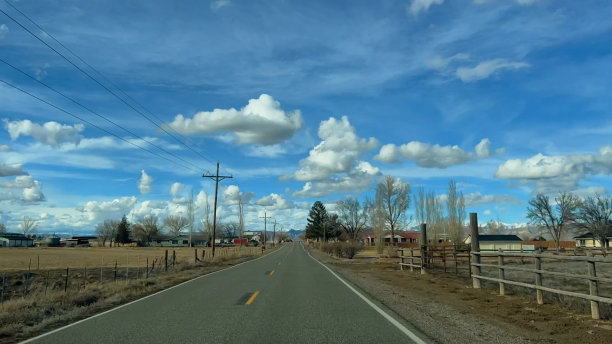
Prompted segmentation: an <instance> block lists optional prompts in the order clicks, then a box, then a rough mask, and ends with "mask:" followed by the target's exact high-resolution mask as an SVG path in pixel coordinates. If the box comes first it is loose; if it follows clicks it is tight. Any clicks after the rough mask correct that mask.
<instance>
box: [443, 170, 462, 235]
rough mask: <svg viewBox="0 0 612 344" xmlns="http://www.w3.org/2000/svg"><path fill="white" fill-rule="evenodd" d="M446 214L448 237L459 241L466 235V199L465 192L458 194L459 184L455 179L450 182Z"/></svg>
mask: <svg viewBox="0 0 612 344" xmlns="http://www.w3.org/2000/svg"><path fill="white" fill-rule="evenodd" d="M446 214H447V221H448V232H449V233H448V239H450V241H452V242H453V243H459V242H461V241H462V240H463V236H464V221H465V199H464V198H463V193H459V194H457V184H456V183H455V181H454V180H452V179H451V180H450V181H449V182H448V198H447V199H446Z"/></svg>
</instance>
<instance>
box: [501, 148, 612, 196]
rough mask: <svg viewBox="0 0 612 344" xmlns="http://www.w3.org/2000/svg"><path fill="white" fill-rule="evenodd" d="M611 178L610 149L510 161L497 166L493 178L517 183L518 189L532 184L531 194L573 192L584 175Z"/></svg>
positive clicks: (539, 155) (538, 155) (611, 153)
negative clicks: (591, 152) (518, 180)
mask: <svg viewBox="0 0 612 344" xmlns="http://www.w3.org/2000/svg"><path fill="white" fill-rule="evenodd" d="M596 174H606V175H609V174H612V146H604V147H601V148H600V149H599V151H598V152H597V153H596V154H573V155H554V156H547V155H543V154H541V153H540V154H536V155H534V156H532V157H530V158H527V159H524V160H522V159H511V160H507V161H505V162H504V163H502V164H501V165H499V166H498V168H497V171H496V172H495V177H497V178H501V179H520V180H521V181H520V183H519V184H520V185H526V184H531V183H535V184H536V188H535V190H534V191H535V192H544V193H548V192H557V191H559V190H575V189H577V188H578V183H579V181H580V180H582V179H584V178H585V177H586V176H587V175H596Z"/></svg>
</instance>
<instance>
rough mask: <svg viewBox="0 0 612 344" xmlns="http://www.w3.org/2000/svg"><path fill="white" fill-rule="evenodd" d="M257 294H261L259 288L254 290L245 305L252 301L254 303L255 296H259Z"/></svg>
mask: <svg viewBox="0 0 612 344" xmlns="http://www.w3.org/2000/svg"><path fill="white" fill-rule="evenodd" d="M257 295H259V290H258V291H256V292H254V293H253V295H251V297H250V298H249V300H248V301H247V302H246V303H245V305H250V304H251V303H253V301H255V298H256V297H257Z"/></svg>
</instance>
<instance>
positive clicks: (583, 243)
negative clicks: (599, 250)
mask: <svg viewBox="0 0 612 344" xmlns="http://www.w3.org/2000/svg"><path fill="white" fill-rule="evenodd" d="M574 240H576V247H585V248H588V247H601V240H599V238H597V237H595V235H593V233H591V232H587V233H584V234H581V235H578V236H575V237H574ZM610 242H612V235H608V237H607V238H606V241H605V246H606V248H607V249H608V248H610Z"/></svg>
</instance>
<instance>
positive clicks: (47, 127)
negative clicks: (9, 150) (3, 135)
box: [4, 119, 85, 146]
mask: <svg viewBox="0 0 612 344" xmlns="http://www.w3.org/2000/svg"><path fill="white" fill-rule="evenodd" d="M4 126H5V128H6V130H7V131H8V133H9V135H10V136H11V140H13V141H14V140H16V139H18V138H19V136H32V137H33V138H34V139H36V140H37V141H39V142H42V143H46V144H48V145H51V146H59V145H60V144H62V143H64V142H71V143H75V144H78V143H79V141H81V138H82V137H81V135H80V134H79V133H80V132H82V131H83V130H84V129H85V126H84V125H82V124H75V125H72V126H71V125H66V124H60V123H57V122H54V121H51V122H47V123H44V124H43V125H40V124H37V123H33V122H32V121H30V120H28V119H26V120H23V121H8V120H6V119H5V120H4Z"/></svg>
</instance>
